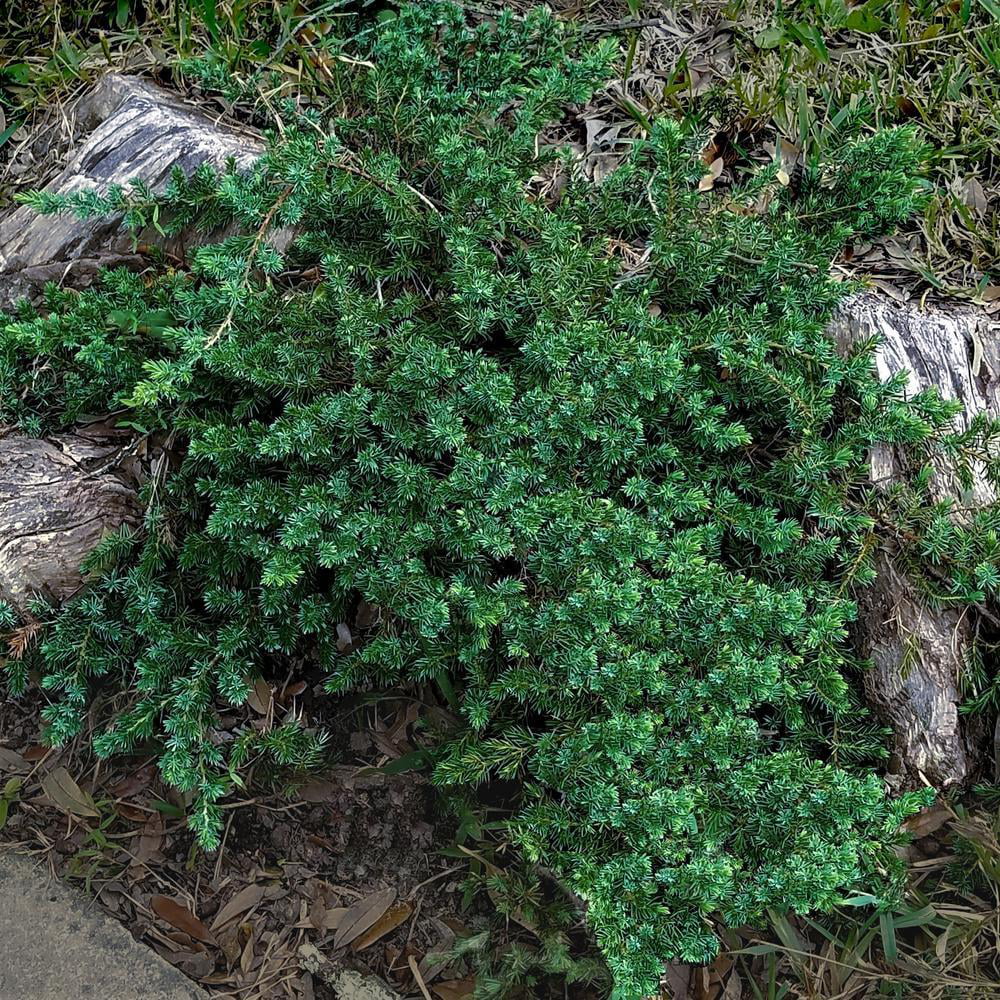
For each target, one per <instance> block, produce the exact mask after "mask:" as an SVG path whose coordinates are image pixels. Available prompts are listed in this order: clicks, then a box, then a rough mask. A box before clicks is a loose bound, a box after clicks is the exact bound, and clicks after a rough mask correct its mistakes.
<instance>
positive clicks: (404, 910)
mask: <svg viewBox="0 0 1000 1000" xmlns="http://www.w3.org/2000/svg"><path fill="white" fill-rule="evenodd" d="M412 912H413V907H412V906H411V905H410V904H409V903H397V904H396V905H395V906H390V907H389V909H388V910H386V911H385V913H383V914H382V916H381V917H379V918H378V920H376V921H375V923H373V924H372V925H371V927H369V928H368V930H366V931H365V932H364V934H362V935H361V936H360V937H358V938H355V940H354V943H353V944H352V945H351V950H352V951H364V950H365V948H370V947H371V946H372V945H373V944H374V943H375V942H376V941H378V939H379V938H381V937H385V935H386V934H388V933H389V932H390V931H394V930H395V929H396V928H397V927H398V926H399V925H400V924H401V923H403V921H404V920H406V919H407V918H408V917H409V916H410V914H411V913H412Z"/></svg>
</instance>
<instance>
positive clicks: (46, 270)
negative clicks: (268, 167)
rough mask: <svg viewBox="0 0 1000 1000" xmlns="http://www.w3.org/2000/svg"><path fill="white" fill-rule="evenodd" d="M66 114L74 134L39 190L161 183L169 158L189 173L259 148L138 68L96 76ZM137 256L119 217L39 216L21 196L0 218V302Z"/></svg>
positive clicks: (86, 280)
mask: <svg viewBox="0 0 1000 1000" xmlns="http://www.w3.org/2000/svg"><path fill="white" fill-rule="evenodd" d="M74 114H75V116H76V124H77V129H78V131H80V132H81V133H82V141H81V143H80V145H79V146H78V148H77V149H76V151H75V152H74V153H73V154H72V156H71V157H70V160H69V162H68V163H67V164H66V167H65V168H64V169H63V170H62V172H61V173H60V174H59V175H58V176H57V177H55V178H54V179H53V180H52V181H51V182H50V183H49V184H47V185H46V187H45V190H47V191H52V192H56V193H63V194H68V193H70V192H73V191H79V190H81V189H84V188H96V189H97V190H106V189H107V188H108V187H109V186H110V185H112V184H120V185H126V184H128V182H129V181H131V180H135V179H137V178H139V179H142V180H144V181H146V182H147V183H149V184H150V186H151V187H152V188H153V189H154V190H162V188H163V187H164V185H165V184H166V183H167V181H168V179H169V177H170V172H171V170H172V169H173V168H174V167H180V168H181V169H182V170H183V171H184V172H185V173H190V172H191V171H193V170H194V169H195V167H197V166H198V165H199V164H200V163H202V162H204V161H206V160H207V161H209V162H210V163H213V164H215V165H216V166H219V167H221V166H223V165H224V164H225V162H226V160H227V159H228V158H229V157H233V158H234V159H235V160H236V161H237V163H239V164H241V165H243V166H246V165H249V164H250V163H252V162H253V161H254V159H256V158H257V157H258V156H259V155H260V152H261V150H262V148H263V144H262V142H261V140H260V139H259V138H257V137H256V136H253V135H251V134H249V133H247V134H244V133H240V132H236V131H234V130H233V129H231V128H229V127H226V126H224V125H221V124H219V123H217V122H214V121H213V120H212V119H211V118H209V117H207V116H206V115H205V114H204V113H202V112H200V111H198V110H197V109H195V108H193V107H190V106H188V105H187V104H185V103H184V102H183V101H182V100H181V99H180V98H178V97H176V96H174V95H171V94H169V93H168V92H167V91H165V90H163V89H162V88H160V87H157V86H155V85H154V84H151V83H148V82H146V81H144V80H141V79H139V78H138V77H132V76H119V75H117V74H109V75H107V76H105V77H103V78H102V79H101V80H100V82H99V83H98V84H97V85H96V86H95V87H94V89H93V90H92V91H91V92H90V93H89V94H88V95H86V96H85V97H84V98H83V99H82V100H81V101H80V102H79V103H78V104H77V106H76V108H75V109H74ZM191 238H194V237H193V236H192V237H191ZM184 243H185V239H184V237H183V236H182V238H181V239H180V240H179V241H178V244H177V245H175V246H174V247H172V248H171V249H172V250H174V251H175V252H176V251H178V250H180V251H183V245H184ZM141 263H142V259H141V258H139V257H137V256H136V255H135V254H134V253H133V240H132V237H131V236H130V234H128V233H127V232H125V231H124V230H123V229H122V227H121V219H120V218H117V217H110V218H104V219H87V220H83V221H81V220H79V219H75V218H72V217H69V216H58V217H52V216H47V217H44V218H43V217H40V216H39V215H38V214H37V213H35V212H34V211H33V210H32V209H31V208H29V207H28V206H26V205H22V206H20V207H18V208H16V209H14V211H12V212H9V213H7V215H6V216H5V217H3V218H0V309H3V308H9V307H10V306H11V305H12V304H13V302H14V301H16V300H17V299H19V298H22V297H25V296H27V297H29V298H33V297H37V295H38V293H39V291H40V290H41V288H42V287H44V284H45V282H47V281H50V280H54V281H56V282H57V283H60V284H61V283H66V284H68V285H71V286H73V287H76V288H80V287H84V286H86V285H89V284H91V283H92V282H93V281H94V279H95V278H96V276H97V274H98V272H99V270H100V268H101V267H106V266H109V265H116V264H125V265H127V266H130V267H138V266H141Z"/></svg>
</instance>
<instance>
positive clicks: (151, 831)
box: [133, 813, 166, 864]
mask: <svg viewBox="0 0 1000 1000" xmlns="http://www.w3.org/2000/svg"><path fill="white" fill-rule="evenodd" d="M165 826H166V824H165V823H164V820H163V814H162V813H156V814H155V815H153V816H149V817H148V818H147V820H146V822H145V824H143V828H142V834H141V835H140V836H139V843H138V844H137V845H136V848H135V854H134V855H133V860H134V862H135V863H136V864H146V862H148V861H151V860H152V859H153V857H154V856H155V855H157V854H158V853H159V850H160V848H161V847H162V846H163V832H164V829H165Z"/></svg>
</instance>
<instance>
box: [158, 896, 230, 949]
mask: <svg viewBox="0 0 1000 1000" xmlns="http://www.w3.org/2000/svg"><path fill="white" fill-rule="evenodd" d="M149 908H150V909H151V910H152V911H153V912H154V913H155V914H156V915H157V916H158V917H159V918H160V919H161V920H165V921H166V922H167V923H168V924H170V926H171V927H176V928H177V930H179V931H183V932H184V933H185V934H187V935H188V936H189V937H192V938H194V939H195V940H196V941H204V942H205V943H206V944H215V943H216V941H215V937H214V936H213V934H212V932H211V931H210V930H209V929H208V928H207V927H206V926H205V925H204V924H203V923H202V922H201V921H200V920H199V919H198V918H197V917H196V916H195V915H194V914H193V913H192V912H191V911H190V910H189V909H188V908H187V907H186V906H182V905H181V904H180V903H178V902H177V900H175V899H171V898H170V897H169V896H160V895H156V896H150V897H149Z"/></svg>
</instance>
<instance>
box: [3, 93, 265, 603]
mask: <svg viewBox="0 0 1000 1000" xmlns="http://www.w3.org/2000/svg"><path fill="white" fill-rule="evenodd" d="M71 114H72V115H73V116H75V122H76V132H77V134H78V135H79V136H80V141H79V145H78V147H77V148H76V149H75V151H73V152H72V153H71V155H70V157H69V160H68V162H67V164H66V166H65V168H64V169H63V170H62V172H61V173H59V174H58V175H57V176H56V177H55V178H53V180H52V181H51V182H50V183H49V184H48V185H46V190H48V191H52V192H64V193H68V192H72V191H76V190H80V189H82V188H88V187H93V188H97V189H98V190H104V189H106V188H107V187H108V186H109V185H111V184H121V185H125V184H127V183H128V182H129V181H130V180H133V179H135V178H142V179H143V180H145V181H146V182H147V183H149V184H150V186H151V187H152V188H154V190H155V189H162V188H163V186H164V185H165V184H166V182H167V180H168V179H169V176H170V173H171V171H172V169H173V168H174V167H179V168H180V169H181V170H183V171H185V173H190V172H191V171H193V170H194V169H195V168H196V167H197V166H198V165H199V164H200V163H202V162H204V161H206V160H207V161H209V162H211V163H213V164H215V165H216V166H220V167H221V166H223V165H224V164H225V162H226V160H227V159H228V158H229V157H233V158H235V159H236V161H237V162H238V163H239V164H241V165H243V166H247V165H249V164H251V163H252V162H253V161H254V160H255V159H256V158H257V157H258V156H259V155H260V153H261V150H262V149H263V144H262V142H261V141H260V139H259V138H258V137H256V136H254V135H252V134H250V133H241V132H237V131H235V130H233V129H231V128H228V127H226V126H223V125H220V124H219V123H217V122H214V121H213V120H212V119H211V118H209V117H208V116H207V115H205V114H204V113H202V112H200V111H198V110H197V109H196V108H193V107H190V106H188V105H187V104H185V103H184V102H183V101H182V100H181V99H180V98H178V97H176V96H174V95H172V94H169V93H168V92H167V91H165V90H163V89H161V88H160V87H157V86H155V85H154V84H151V83H148V82H146V81H144V80H140V79H139V78H137V77H129V76H119V75H116V74H110V75H108V76H105V77H103V78H102V79H101V81H100V82H99V83H98V84H97V85H96V86H95V87H94V89H93V90H92V91H91V92H90V93H89V94H88V95H86V96H85V97H84V98H83V99H82V100H81V101H80V102H78V103H77V105H76V107H75V108H73V109H72V111H71ZM196 242H198V236H197V234H194V233H190V234H181V237H180V238H179V239H178V240H176V241H175V242H174V244H173V245H172V246H171V248H170V249H171V250H172V252H175V253H178V254H180V255H183V253H184V250H185V249H186V246H187V245H188V244H193V243H196ZM145 263H146V261H145V258H143V257H142V256H140V255H139V254H136V253H135V252H133V239H132V237H131V236H130V234H128V233H127V232H125V231H124V230H123V229H122V226H121V219H120V218H116V217H112V218H103V219H86V220H79V219H75V218H71V217H65V216H58V217H51V216H50V217H44V218H43V217H40V216H38V215H37V214H36V213H35V212H34V211H32V210H31V209H30V208H28V207H27V206H21V207H18V208H15V209H13V210H12V211H8V212H7V213H5V214H3V215H0V309H4V308H9V307H10V306H11V305H13V303H14V302H16V301H17V300H18V299H20V298H22V297H27V298H29V299H33V300H36V301H37V300H38V299H39V298H40V296H41V292H42V289H43V288H44V286H45V284H46V282H49V281H54V282H56V283H57V284H63V285H67V286H70V287H74V288H84V287H87V286H88V285H90V284H92V283H93V282H94V281H95V280H96V279H97V277H98V274H99V272H100V269H101V268H102V267H108V266H117V265H125V266H128V267H133V268H140V267H143V266H144V265H145ZM3 431H4V429H3V428H0V435H2V434H3ZM129 440H130V439H129V436H128V435H121V434H116V433H114V432H109V431H108V430H107V428H98V429H96V430H94V429H91V430H87V429H81V430H79V431H78V432H76V433H73V434H66V435H61V436H59V437H56V438H50V439H45V440H38V439H33V438H26V437H22V436H17V435H11V434H7V435H6V436H0V599H3V600H6V601H8V602H10V603H13V604H15V605H17V606H19V607H23V606H24V604H25V602H26V601H27V600H28V599H29V598H30V596H31V595H32V594H40V595H43V596H47V597H50V598H53V599H55V600H64V599H66V598H68V597H70V596H71V595H72V594H73V593H74V592H75V591H76V590H77V589H78V588H79V586H80V584H81V577H80V572H79V565H80V562H81V560H82V559H83V558H84V557H85V556H86V555H87V553H88V552H90V550H91V549H92V548H93V547H94V545H96V544H97V542H99V541H100V540H101V538H102V537H103V536H104V535H105V534H106V533H107V532H109V531H111V530H113V529H114V528H116V527H117V526H118V525H120V524H121V523H122V522H124V521H127V520H128V519H130V518H131V517H133V516H134V515H135V513H136V504H135V490H134V488H133V479H132V478H131V477H130V476H128V475H126V474H124V472H123V470H122V468H121V462H120V461H119V459H120V458H121V456H122V455H124V454H127V453H130V451H131V449H129V448H128V447H127V446H128V444H129Z"/></svg>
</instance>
